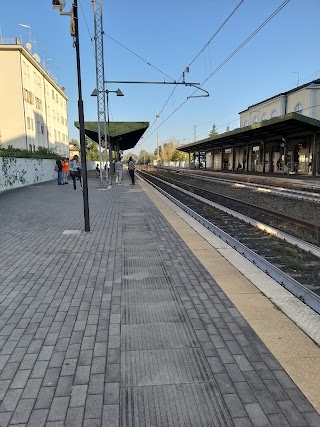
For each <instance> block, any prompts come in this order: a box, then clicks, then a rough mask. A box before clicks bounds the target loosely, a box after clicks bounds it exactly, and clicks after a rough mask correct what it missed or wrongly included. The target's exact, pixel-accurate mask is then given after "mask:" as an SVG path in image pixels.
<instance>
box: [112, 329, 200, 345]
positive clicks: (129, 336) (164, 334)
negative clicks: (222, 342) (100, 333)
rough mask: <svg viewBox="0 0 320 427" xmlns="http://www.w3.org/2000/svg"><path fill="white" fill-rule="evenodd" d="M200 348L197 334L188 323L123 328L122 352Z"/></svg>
mask: <svg viewBox="0 0 320 427" xmlns="http://www.w3.org/2000/svg"><path fill="white" fill-rule="evenodd" d="M198 346H199V343H198V340H197V337H196V334H195V333H194V331H193V329H192V328H190V327H189V325H188V324H187V323H157V324H150V325H145V324H140V325H122V327H121V351H133V350H135V351H137V350H151V349H152V350H160V349H165V348H183V347H198Z"/></svg>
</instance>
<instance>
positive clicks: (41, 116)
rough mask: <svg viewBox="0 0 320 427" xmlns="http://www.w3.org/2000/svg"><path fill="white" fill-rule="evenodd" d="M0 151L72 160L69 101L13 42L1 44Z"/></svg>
mask: <svg viewBox="0 0 320 427" xmlns="http://www.w3.org/2000/svg"><path fill="white" fill-rule="evenodd" d="M0 62H1V67H0V148H1V147H3V148H9V147H10V146H11V147H12V148H20V149H26V150H28V151H37V149H38V148H39V147H44V148H47V149H51V150H55V151H56V153H57V154H59V155H61V156H64V157H69V137H68V113H67V102H68V97H67V96H66V94H65V93H64V91H63V90H62V89H61V88H60V87H59V86H58V85H57V84H56V83H55V82H54V80H52V78H51V77H50V76H49V75H48V74H47V73H46V71H45V70H44V69H43V68H42V67H41V66H40V64H39V57H38V56H37V55H31V54H30V53H29V52H28V50H27V49H26V48H25V47H24V46H23V45H22V44H20V43H19V41H18V40H17V39H14V40H12V41H11V43H10V42H8V43H6V44H0Z"/></svg>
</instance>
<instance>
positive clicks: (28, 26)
mask: <svg viewBox="0 0 320 427" xmlns="http://www.w3.org/2000/svg"><path fill="white" fill-rule="evenodd" d="M19 25H20V27H24V28H29V43H30V44H32V43H31V42H32V36H31V27H30V25H26V24H19Z"/></svg>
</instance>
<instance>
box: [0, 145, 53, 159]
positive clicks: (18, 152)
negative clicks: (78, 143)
mask: <svg viewBox="0 0 320 427" xmlns="http://www.w3.org/2000/svg"><path fill="white" fill-rule="evenodd" d="M0 157H16V158H26V159H58V158H60V157H61V156H59V155H58V154H57V153H56V152H55V150H53V149H48V148H45V147H38V148H37V151H28V150H22V149H20V148H11V147H10V148H0Z"/></svg>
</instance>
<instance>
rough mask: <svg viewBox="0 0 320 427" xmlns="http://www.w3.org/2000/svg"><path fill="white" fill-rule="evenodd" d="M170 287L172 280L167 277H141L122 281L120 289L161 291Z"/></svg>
mask: <svg viewBox="0 0 320 427" xmlns="http://www.w3.org/2000/svg"><path fill="white" fill-rule="evenodd" d="M171 286H172V280H171V278H170V277H169V276H168V275H160V276H150V277H143V278H141V279H130V278H129V279H127V278H124V279H123V284H122V289H123V290H127V289H148V288H155V289H163V288H169V287H171Z"/></svg>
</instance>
